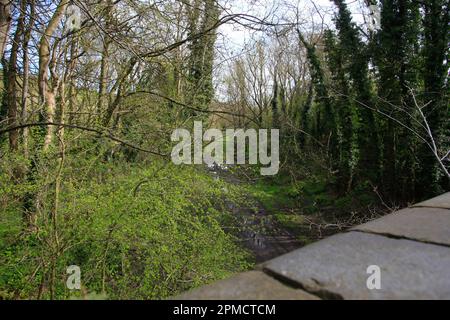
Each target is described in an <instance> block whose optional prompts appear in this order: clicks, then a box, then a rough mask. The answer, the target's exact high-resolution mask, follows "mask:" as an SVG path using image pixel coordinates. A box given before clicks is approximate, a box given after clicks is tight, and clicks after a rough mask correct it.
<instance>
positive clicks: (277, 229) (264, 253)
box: [211, 169, 301, 263]
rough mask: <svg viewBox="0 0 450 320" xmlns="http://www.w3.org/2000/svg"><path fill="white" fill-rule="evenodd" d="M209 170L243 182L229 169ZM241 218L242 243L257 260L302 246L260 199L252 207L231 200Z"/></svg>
mask: <svg viewBox="0 0 450 320" xmlns="http://www.w3.org/2000/svg"><path fill="white" fill-rule="evenodd" d="M211 174H212V175H213V176H214V177H215V178H217V179H223V180H225V181H227V182H228V183H232V184H243V183H245V182H244V181H242V180H240V179H239V178H237V177H236V176H235V175H232V174H230V173H229V172H226V171H222V170H219V169H215V170H214V171H211ZM230 205H231V207H232V210H233V212H234V213H235V214H236V215H237V217H238V221H239V222H240V225H239V226H238V227H239V230H240V231H239V232H238V236H239V239H240V241H241V243H242V245H243V246H244V247H245V248H247V249H248V250H249V251H250V252H251V253H252V254H253V256H254V259H255V262H256V263H262V262H264V261H267V260H270V259H273V258H275V257H278V256H280V255H283V254H285V253H287V252H290V251H293V250H295V249H297V248H299V247H300V246H301V243H300V241H299V240H298V239H297V237H296V236H295V235H293V234H292V233H290V232H289V231H287V230H285V229H283V228H282V227H281V226H280V224H279V223H277V221H276V220H275V218H274V217H273V213H272V212H269V211H268V210H266V209H265V208H264V207H263V206H262V204H261V203H259V202H257V203H256V210H255V208H245V207H235V206H234V205H233V204H230Z"/></svg>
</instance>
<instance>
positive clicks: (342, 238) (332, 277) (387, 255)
mask: <svg viewBox="0 0 450 320" xmlns="http://www.w3.org/2000/svg"><path fill="white" fill-rule="evenodd" d="M370 265H377V266H379V268H380V270H381V289H380V290H377V289H373V290H369V289H368V288H367V285H366V282H367V279H368V277H369V276H370V274H368V273H367V268H368V267H369V266H370ZM264 267H265V269H266V270H267V271H268V272H271V273H272V274H273V275H276V276H278V277H282V278H283V279H285V281H292V282H295V283H297V284H299V285H300V287H302V288H303V289H305V291H308V292H313V293H316V294H318V295H320V296H321V297H324V298H344V299H450V248H448V247H445V246H438V245H434V244H426V243H421V242H416V241H411V240H404V239H392V238H388V237H384V236H381V235H375V234H370V233H362V232H348V233H344V234H338V235H335V236H331V237H329V238H327V239H325V240H322V241H320V242H317V243H314V244H311V245H308V246H306V247H304V248H302V249H298V250H296V251H293V252H291V253H288V254H286V255H284V256H281V257H279V258H276V259H274V260H272V261H269V262H268V263H266V264H265V266H264Z"/></svg>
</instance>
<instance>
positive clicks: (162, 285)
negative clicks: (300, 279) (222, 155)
mask: <svg viewBox="0 0 450 320" xmlns="http://www.w3.org/2000/svg"><path fill="white" fill-rule="evenodd" d="M78 160H79V161H80V163H78V165H77V164H76V163H73V164H72V166H70V165H68V166H67V167H66V168H70V169H67V171H66V170H63V174H62V176H63V179H62V186H61V194H60V196H59V205H58V209H57V216H58V220H57V225H56V229H57V238H55V236H54V235H55V232H54V230H55V229H54V227H53V225H52V223H51V222H50V219H49V216H50V212H51V210H52V207H51V206H50V205H49V206H42V207H40V209H39V214H38V216H37V223H36V228H37V231H35V232H29V231H27V230H24V227H23V223H22V218H21V217H22V210H21V202H20V199H21V197H23V196H24V192H25V191H24V190H17V189H16V188H14V186H12V185H11V183H10V180H9V179H10V177H9V176H8V172H7V171H2V175H1V176H0V179H1V180H0V188H1V190H2V191H1V192H0V205H1V206H0V298H6V299H11V298H19V299H28V298H37V297H39V298H44V299H45V298H50V297H52V296H51V292H53V298H56V299H68V298H82V297H91V296H94V297H97V296H99V295H100V296H101V297H108V298H111V299H162V298H167V297H169V296H172V295H176V294H177V293H180V292H182V291H185V290H188V289H191V288H194V287H197V286H200V285H203V284H206V283H210V282H212V281H215V280H218V279H222V278H225V277H227V276H229V275H230V274H232V273H234V272H239V271H242V270H246V269H248V268H250V267H251V266H250V265H249V262H248V261H249V259H248V253H247V252H245V251H244V249H242V248H240V247H239V246H237V245H236V241H235V240H236V239H235V238H234V237H233V236H232V235H230V234H228V233H226V232H225V231H224V230H225V229H226V228H227V226H229V225H231V224H233V223H234V222H235V221H234V218H233V215H232V213H231V211H230V205H229V203H230V202H234V203H235V205H239V204H240V203H242V202H244V201H245V197H244V196H243V193H242V192H241V190H239V188H240V187H239V186H233V185H229V184H227V183H226V182H223V181H220V180H214V179H212V178H211V177H210V176H209V175H208V174H207V173H205V172H202V171H201V170H198V169H196V168H193V167H176V166H173V165H171V164H164V163H163V162H162V161H161V162H159V161H155V162H151V163H148V164H146V165H145V166H144V165H142V166H140V167H137V166H131V165H123V164H122V165H119V164H102V165H99V164H98V163H97V164H96V166H95V168H94V169H91V170H90V171H89V172H88V171H86V170H81V168H82V167H89V166H86V164H87V163H89V161H88V160H83V159H82V158H81V157H80V159H78ZM77 170H78V171H77ZM40 174H41V175H42V176H45V178H42V180H38V179H37V180H35V181H36V183H37V181H39V183H42V181H46V182H47V184H39V185H34V186H30V189H32V190H35V191H37V195H38V197H40V198H41V199H47V201H45V203H49V202H50V203H51V201H50V200H51V199H53V198H54V191H53V190H54V188H53V187H54V183H53V181H52V177H53V176H54V174H55V172H40ZM49 261H50V262H52V261H53V262H54V267H52V265H51V264H50V263H48V262H49ZM70 265H77V266H79V267H80V268H81V274H82V276H81V283H82V290H80V291H71V290H69V289H67V287H66V279H67V276H68V275H67V274H66V269H67V267H68V266H70ZM52 275H53V276H52ZM52 278H54V281H53V284H52Z"/></svg>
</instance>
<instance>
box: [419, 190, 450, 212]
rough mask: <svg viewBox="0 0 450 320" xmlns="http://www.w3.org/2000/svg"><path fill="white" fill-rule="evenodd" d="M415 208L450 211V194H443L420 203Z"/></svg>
mask: <svg viewBox="0 0 450 320" xmlns="http://www.w3.org/2000/svg"><path fill="white" fill-rule="evenodd" d="M413 207H432V208H442V209H450V192H447V193H444V194H441V195H440V196H437V197H435V198H433V199H430V200H426V201H423V202H419V203H417V204H415V205H413Z"/></svg>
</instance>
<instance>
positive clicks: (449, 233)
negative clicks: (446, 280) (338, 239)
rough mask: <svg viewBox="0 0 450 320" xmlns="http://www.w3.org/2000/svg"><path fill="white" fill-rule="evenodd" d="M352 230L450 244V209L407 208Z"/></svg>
mask: <svg viewBox="0 0 450 320" xmlns="http://www.w3.org/2000/svg"><path fill="white" fill-rule="evenodd" d="M351 230H356V231H363V232H371V233H377V234H383V235H388V236H394V237H400V238H407V239H413V240H417V241H423V242H428V243H436V244H442V245H447V246H450V210H446V209H439V208H407V209H403V210H400V211H397V212H394V213H392V214H389V215H387V216H384V217H382V218H380V219H377V220H374V221H371V222H368V223H365V224H362V225H360V226H357V227H354V228H352V229H351Z"/></svg>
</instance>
